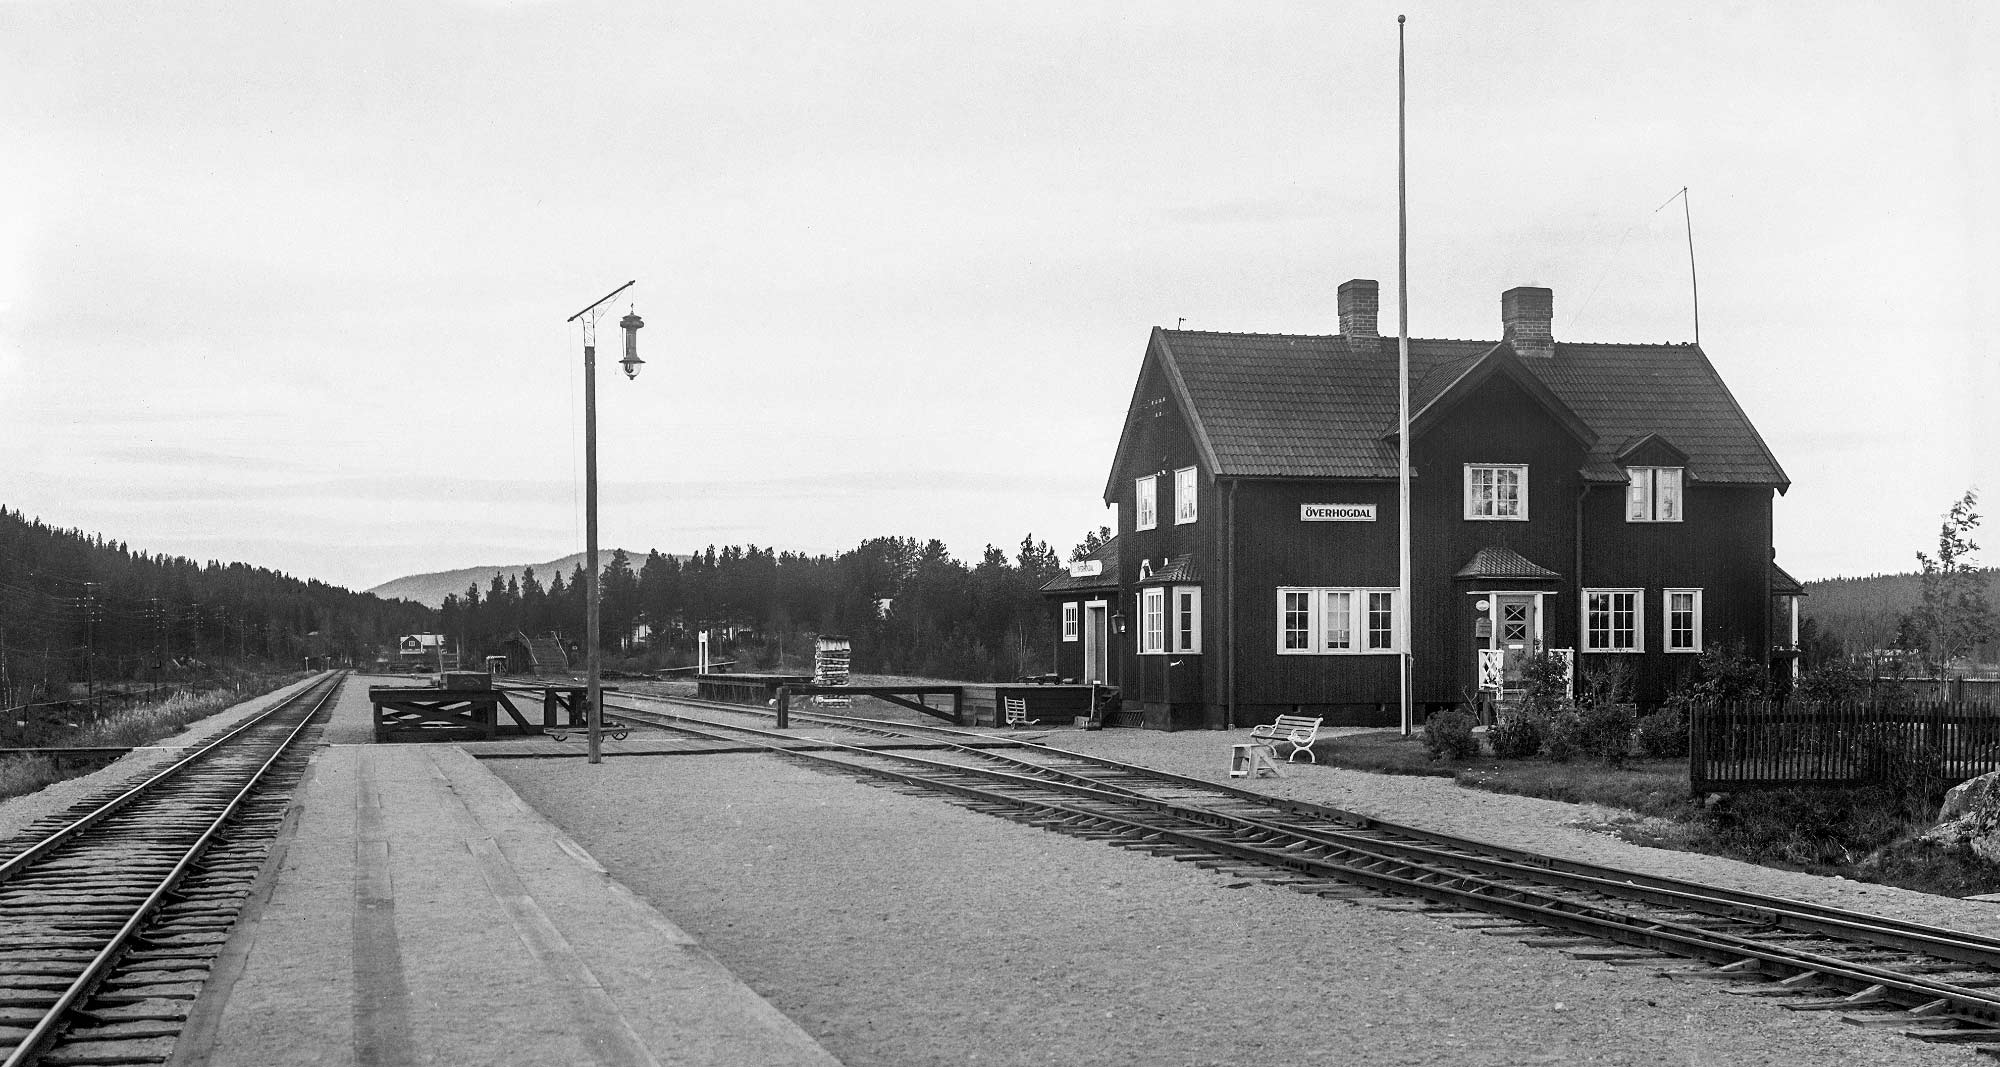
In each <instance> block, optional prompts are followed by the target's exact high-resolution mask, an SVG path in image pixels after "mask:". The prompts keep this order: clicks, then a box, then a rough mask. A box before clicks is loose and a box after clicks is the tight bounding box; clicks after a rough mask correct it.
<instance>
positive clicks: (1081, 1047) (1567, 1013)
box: [486, 731, 1982, 1067]
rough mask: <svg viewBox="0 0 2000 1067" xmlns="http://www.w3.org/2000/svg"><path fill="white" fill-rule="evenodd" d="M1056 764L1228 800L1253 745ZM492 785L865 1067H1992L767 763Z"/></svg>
mask: <svg viewBox="0 0 2000 1067" xmlns="http://www.w3.org/2000/svg"><path fill="white" fill-rule="evenodd" d="M1055 740H1057V741H1060V742H1062V743H1064V744H1068V745H1072V746H1074V747H1077V748H1079V749H1088V750H1091V751H1098V752H1103V753H1105V754H1107V755H1115V756H1122V757H1127V758H1133V759H1135V760H1136V761H1138V762H1146V763H1151V764H1154V765H1157V766H1162V767H1168V768H1172V769H1180V770H1183V771H1185V772H1187V773H1194V774H1199V775H1201V776H1203V777H1213V778H1217V779H1219V780H1220V779H1225V778H1226V767H1224V764H1225V763H1226V757H1227V752H1228V749H1227V747H1226V746H1227V743H1228V740H1229V737H1228V736H1227V735H1217V734H1213V733H1206V734H1172V735H1169V734H1146V733H1141V732H1139V731H1105V732H1103V733H1097V734H1085V733H1071V732H1063V733H1059V734H1057V735H1056V737H1055ZM486 765H487V766H488V767H490V768H492V769H493V770H494V771H495V772H496V773H497V774H499V775H500V776H501V777H502V778H504V779H505V780H506V781H508V782H509V783H510V784H512V785H513V786H514V788H515V789H516V790H518V791H519V792H520V794H521V796H522V797H523V798H525V799H526V800H527V801H528V802H529V803H530V804H532V805H534V806H535V807H536V808H537V809H539V810H540V811H541V812H542V813H543V814H544V815H546V816H548V817H549V818H550V819H552V820H554V821H555V822H557V823H558V824H559V825H561V826H563V827H564V828H565V829H566V830H567V831H568V832H569V833H570V834H572V835H573V836H574V837H576V838H577V839H578V840H579V841H580V842H581V843H582V844H583V845H584V846H585V847H586V848H588V849H589V850H590V851H591V852H592V853H593V854H595V855H596V857H597V858H598V859H599V860H600V861H601V862H603V863H604V864H605V865H606V866H607V867H609V868H610V869H611V871H612V872H613V873H614V874H615V875H616V876H617V877H618V878H619V879H620V880H621V881H623V882H624V883H625V884H626V885H627V886H629V887H630V888H632V889H633V890H634V891H636V892H638V893H640V894H641V895H643V896H645V897H647V898H648V899H649V900H650V901H651V902H652V903H653V904H654V905H655V906H656V907H658V908H660V909H661V910H662V911H663V912H665V913H666V914H667V915H668V916H669V917H671V918H672V919H673V920H674V921H675V922H676V923H678V924H680V925H681V926H682V927H684V928H685V929H687V930H688V931H689V932H690V933H692V934H694V935H695V936H696V937H698V938H700V939H701V940H702V942H703V944H704V945H705V946H706V947H707V948H708V949H709V950H710V951H712V952H713V953H715V955H716V956H717V957H719V958H720V959H721V960H722V961H723V962H724V963H725V964H727V965H729V966H730V967H732V968H733V969H734V970H735V971H736V973H737V974H738V975H739V976H741V977H742V978H743V979H744V980H745V981H746V982H748V983H749V984H750V985H751V986H752V987H754V988H756V989H757V990H758V991H759V992H760V993H762V994H763V995H764V996H765V997H767V998H768V999H769V1000H770V1001H771V1002H772V1003H773V1004H774V1005H776V1006H777V1007H778V1008H779V1009H780V1010H782V1011H784V1012H786V1013H787V1014H788V1015H790V1016H791V1017H792V1018H793V1019H795V1020H796V1021H798V1022H799V1024H800V1025H801V1026H803V1027H804V1028H805V1029H806V1030H807V1031H808V1032H809V1033H812V1034H813V1035H814V1036H815V1037H817V1038H819V1039H820V1040H821V1041H822V1042H823V1043H824V1044H825V1045H826V1046H827V1047H828V1048H829V1049H830V1050H831V1051H832V1052H833V1053H834V1054H835V1055H837V1056H839V1057H841V1058H842V1060H843V1061H845V1062H846V1063H848V1064H849V1065H851V1067H872V1065H885V1067H886V1065H896V1067H903V1065H924V1064H964V1063H978V1064H1001V1065H1015V1064H1023V1065H1025V1064H1050V1063H1056V1064H1077V1063H1105V1064H1148V1065H1151V1064H1179V1065H1195V1064H1203V1065H1207V1064H1232V1065H1245V1067H1250V1065H1257V1064H1294V1063H1299V1062H1315V1063H1364V1062H1365V1063H1370V1064H1377V1063H1386V1064H1527V1063H1561V1064H1647V1065H1653V1064H1656V1063H1659V1062H1662V1061H1670V1062H1674V1063H1688V1064H1828V1063H1833V1064H1881V1065H1903V1064H1910V1065H1915V1064H1947V1063H1958V1064H1963V1063H1974V1062H1982V1061H1981V1060H1980V1058H1979V1057H1977V1056H1976V1055H1975V1054H1973V1053H1970V1052H1968V1051H1966V1050H1964V1049H1959V1048H1953V1047H1949V1046H1932V1045H1924V1044H1921V1043H1918V1042H1914V1041H1910V1040H1907V1039H1904V1038H1901V1037H1897V1036H1895V1035H1893V1034H1892V1033H1888V1032H1884V1031H1882V1030H1879V1029H1874V1028H1861V1027H1853V1026H1845V1025H1842V1024H1840V1023H1839V1022H1838V1021H1837V1020H1836V1019H1834V1018H1832V1017H1830V1015H1829V1014H1827V1013H1810V1014H1808V1013H1792V1012H1787V1011H1784V1010H1782V1009H1780V1008H1778V1007H1777V1006H1776V1005H1774V1004H1772V1003H1770V1002H1766V1001H1758V1000H1753V999H1750V998H1740V997H1733V996H1729V995H1726V994H1724V993H1723V992H1721V991H1720V989H1718V988H1717V987H1716V986H1715V985H1714V984H1712V983H1708V982H1701V981H1680V982H1676V981H1671V980H1667V979H1664V978H1660V977H1657V976H1656V975H1654V974H1653V973H1652V972H1651V971H1650V970H1647V969H1643V968H1640V969H1634V968H1613V967H1609V966H1607V965H1604V964H1597V963H1585V962H1581V961H1577V960H1573V959H1570V958H1569V957H1567V956H1565V955H1563V954H1561V953H1560V952H1557V951H1553V950H1548V949H1535V948H1529V947H1527V946H1524V945H1522V944H1520V943H1518V942H1516V941H1514V940H1510V939H1507V938H1502V937H1488V936H1483V935H1481V934H1478V933H1476V932H1473V931H1470V930H1461V929H1458V928H1456V927H1454V926H1452V925H1451V924H1449V923H1447V922H1444V921H1441V920H1437V919H1433V918H1429V917H1427V916H1423V915H1420V914H1414V913H1409V912H1402V911H1393V910H1386V909H1380V908H1373V907H1368V906H1356V905H1349V904H1344V903H1338V902H1334V901H1329V900H1322V899H1319V898H1316V897H1311V896H1307V895H1304V894H1300V893H1294V892H1291V891H1288V890H1283V889H1276V888H1272V887H1269V886H1265V885H1261V884H1243V882H1242V880H1241V879H1239V878H1232V877H1229V876H1226V875H1218V874H1213V873H1210V872H1207V871H1203V870H1200V869H1197V868H1194V867H1192V866H1190V865H1185V864H1177V863H1173V862H1170V861H1167V860H1162V859H1158V858H1154V857H1150V856H1146V855H1141V854H1135V853H1130V852H1125V851H1122V850H1119V849H1115V848H1110V847H1107V846H1104V845H1101V844H1096V843H1093V842H1088V841H1083V840H1078V839H1074V838H1069V837H1064V836H1062V835H1059V834H1053V833H1048V832H1044V831H1041V830H1036V829H1032V828H1029V827H1025V826H1021V825H1019V824H1016V823H1012V822H1008V821H1006V820H1002V819H997V818H992V817H988V816H984V815H980V814H977V813H974V812H970V811H967V810H964V809H961V808H958V807H955V806H953V805H951V804H948V803H944V802H942V801H939V800H936V799H931V798H925V797H915V796H909V795H905V794H902V793H898V792H895V791H892V790H888V789H883V788H877V787H873V786H868V785H864V784H860V783H857V782H853V781H849V780H847V779H844V778H838V777H833V776H830V775H825V774H820V773H816V772H814V771H811V770H807V769H804V768H802V767H799V766H796V765H793V764H789V763H784V762H779V761H776V760H773V759H770V758H767V757H761V756H704V757H627V758H620V759H616V760H608V761H606V762H605V763H604V764H602V765H599V766H596V767H592V766H589V765H587V764H583V763H581V762H578V761H569V760H564V761H553V760H520V761H508V760H494V761H489V762H488V763H487V764H486ZM1294 772H1295V773H1294V774H1293V776H1292V777H1289V778H1286V779H1283V780H1279V781H1272V780H1268V779H1267V780H1265V782H1263V783H1262V787H1264V788H1269V789H1271V790H1272V791H1273V792H1284V793H1287V794H1288V795H1299V796H1310V797H1312V798H1313V799H1317V800H1322V801H1326V802H1330V803H1338V804H1342V805H1345V806H1349V807H1353V808H1357V809H1366V810H1371V811H1379V812H1381V813H1382V814H1384V815H1385V816H1386V815H1391V814H1404V813H1405V809H1407V812H1408V813H1410V814H1424V813H1425V812H1426V811H1428V812H1429V814H1428V815H1426V817H1425V820H1424V821H1425V824H1426V825H1436V826H1440V827H1443V828H1451V829H1455V830H1458V831H1460V832H1466V833H1471V832H1472V831H1474V830H1475V829H1491V830H1492V831H1493V832H1492V833H1490V834H1482V836H1492V837H1494V838H1496V839H1509V840H1516V839H1518V840H1521V841H1524V842H1525V841H1531V840H1532V841H1538V842H1540V843H1542V844H1545V845H1547V846H1548V847H1550V848H1551V849H1555V850H1561V851H1564V852H1566V853H1574V854H1579V855H1586V856H1591V857H1594V858H1601V857H1603V856H1604V855H1606V854H1607V853H1608V852H1609V851H1615V850H1613V849H1611V848H1610V846H1613V845H1616V846H1618V848H1619V849H1629V848H1630V846H1623V845H1622V844H1620V843H1618V842H1612V841H1609V839H1607V838H1606V837H1604V836H1603V835H1601V834H1592V833H1589V832H1587V831H1582V830H1577V829H1574V828H1570V827H1569V826H1568V825H1567V824H1568V823H1573V822H1575V821H1577V820H1578V819H1579V818H1587V817H1588V814H1589V813H1588V812H1587V811H1585V810H1583V809H1578V808H1575V807H1573V806H1569V805H1560V804H1549V803H1547V802H1540V801H1527V800H1522V799H1520V798H1512V797H1495V796H1490V795H1487V794H1480V793H1473V792H1470V791H1466V790H1460V789H1457V788H1456V787H1453V786H1451V785H1450V783H1449V782H1438V781H1426V780H1411V779H1394V778H1384V777H1378V776H1372V775H1365V774H1352V775H1350V774H1349V773H1348V772H1339V771H1333V770H1328V769H1319V768H1306V767H1303V766H1296V765H1295V767H1294ZM1430 809H1435V810H1430ZM1454 818H1455V819H1458V820H1459V821H1458V822H1457V823H1454V822H1452V821H1451V820H1452V819H1454ZM1409 821H1412V822H1416V821H1419V820H1418V819H1417V818H1414V817H1413V818H1411V819H1410V820H1409ZM1474 824H1480V825H1477V826H1475V825H1474ZM1636 851H1652V850H1636ZM1659 855H1660V856H1661V857H1672V858H1673V859H1675V860H1676V861H1677V862H1676V863H1675V865H1674V866H1673V868H1672V869H1673V870H1675V871H1676V872H1677V873H1693V874H1697V875H1702V874H1705V873H1706V872H1705V870H1702V869H1698V868H1696V867H1694V866H1691V865H1690V863H1689V862H1688V861H1689V860H1690V859H1691V858H1690V857H1687V856H1680V855H1677V854H1671V853H1660V854H1659ZM1617 858H1618V859H1619V860H1621V861H1622V859H1623V857H1622V854H1621V855H1620V856H1619V857H1617ZM1692 859H1697V860H1698V859H1699V857H1694V858H1692ZM1715 862H1717V863H1721V862H1723V861H1715ZM1736 866H1739V867H1740V866H1742V865H1736ZM1752 870H1755V869H1754V868H1752ZM1815 881H1817V880H1815ZM1842 891H1843V892H1845V891H1847V890H1846V889H1845V888H1843V889H1842ZM1892 892H1893V891H1888V890H1875V891H1872V893H1871V894H1870V895H1868V896H1867V897H1866V898H1865V901H1866V903H1869V904H1873V903H1875V901H1876V898H1875V897H1874V896H1873V893H1881V894H1884V895H1890V894H1892ZM1900 895H1901V896H1918V895H1917V894H1900Z"/></svg>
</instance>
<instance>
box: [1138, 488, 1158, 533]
mask: <svg viewBox="0 0 2000 1067" xmlns="http://www.w3.org/2000/svg"><path fill="white" fill-rule="evenodd" d="M1159 499H1160V476H1159V475H1157V474H1148V475H1146V476H1145V477H1144V478H1141V479H1139V508H1138V516H1139V529H1141V530H1150V529H1152V528H1153V527H1155V526H1158V525H1159V524H1160V508H1159Z"/></svg>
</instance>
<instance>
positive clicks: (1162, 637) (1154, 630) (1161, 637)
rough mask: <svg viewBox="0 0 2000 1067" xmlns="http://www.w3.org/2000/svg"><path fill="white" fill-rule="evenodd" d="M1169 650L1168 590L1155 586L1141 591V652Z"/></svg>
mask: <svg viewBox="0 0 2000 1067" xmlns="http://www.w3.org/2000/svg"><path fill="white" fill-rule="evenodd" d="M1166 650H1167V590H1166V587H1165V586H1154V587H1152V588H1150V589H1141V590H1139V651H1140V652H1142V653H1149V654H1150V653H1161V652H1165V651H1166Z"/></svg>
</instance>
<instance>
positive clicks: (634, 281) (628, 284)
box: [563, 278, 639, 322]
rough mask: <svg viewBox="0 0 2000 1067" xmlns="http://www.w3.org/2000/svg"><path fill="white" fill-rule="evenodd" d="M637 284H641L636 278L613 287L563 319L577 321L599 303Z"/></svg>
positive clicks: (594, 308) (595, 308) (593, 309)
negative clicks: (587, 305)
mask: <svg viewBox="0 0 2000 1067" xmlns="http://www.w3.org/2000/svg"><path fill="white" fill-rule="evenodd" d="M637 284H639V279H637V278H634V279H632V280H631V281H629V282H626V283H625V284H624V285H621V286H619V287H618V288H616V289H613V290H611V291H610V292H608V293H606V294H604V295H603V296H600V297H598V298H597V299H596V300H593V301H591V303H590V306H589V307H587V308H584V309H583V310H582V311H579V312H577V313H576V314H574V315H571V316H570V317H569V318H566V319H564V320H563V321H564V322H575V321H576V320H578V319H580V318H582V317H584V316H585V315H588V314H590V313H591V312H592V311H595V310H597V305H599V304H602V303H604V302H605V301H606V300H609V299H611V298H612V297H614V296H617V295H618V294H619V293H622V292H624V291H625V290H627V289H630V288H632V287H633V286H635V285H637Z"/></svg>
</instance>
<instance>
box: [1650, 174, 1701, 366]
mask: <svg viewBox="0 0 2000 1067" xmlns="http://www.w3.org/2000/svg"><path fill="white" fill-rule="evenodd" d="M1676 200H1678V201H1680V202H1681V222H1682V223H1684V224H1685V225H1686V227H1687V239H1688V292H1689V293H1690V294H1691V295H1692V296H1693V298H1694V343H1695V344H1700V343H1701V281H1700V279H1698V278H1697V277H1696V276H1695V271H1694V209H1693V208H1692V207H1690V206H1688V187H1687V186H1685V185H1683V186H1681V191H1680V192H1678V193H1675V194H1674V195H1672V196H1670V197H1667V201H1666V204H1661V205H1660V206H1659V207H1656V208H1654V209H1653V214H1655V215H1657V214H1659V213H1660V212H1662V211H1665V210H1666V207H1667V204H1671V203H1673V202H1674V201H1676Z"/></svg>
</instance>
